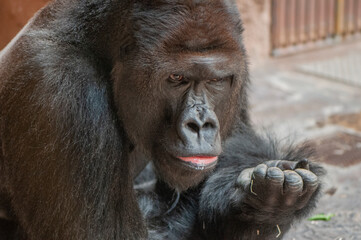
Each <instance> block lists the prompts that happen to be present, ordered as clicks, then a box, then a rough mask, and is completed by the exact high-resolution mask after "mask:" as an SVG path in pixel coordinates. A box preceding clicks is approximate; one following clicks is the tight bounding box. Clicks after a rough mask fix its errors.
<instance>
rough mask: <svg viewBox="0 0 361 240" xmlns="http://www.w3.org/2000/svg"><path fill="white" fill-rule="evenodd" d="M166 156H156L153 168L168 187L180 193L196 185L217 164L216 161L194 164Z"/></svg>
mask: <svg viewBox="0 0 361 240" xmlns="http://www.w3.org/2000/svg"><path fill="white" fill-rule="evenodd" d="M165 155H166V154H162V155H160V154H159V155H158V154H157V158H156V159H154V161H153V162H154V167H155V170H156V172H157V174H158V176H159V177H160V178H161V179H162V180H163V181H164V182H166V183H167V184H168V185H169V187H171V188H173V189H175V190H177V191H179V192H182V191H185V190H187V189H188V188H191V187H193V186H196V185H198V184H199V183H200V182H201V181H203V180H204V179H205V177H206V176H207V175H208V174H209V173H210V172H212V171H213V169H214V168H215V166H216V164H217V157H214V158H216V160H214V158H213V161H212V162H210V163H209V164H194V163H192V162H186V161H184V160H181V159H179V158H176V157H172V156H170V155H168V156H165Z"/></svg>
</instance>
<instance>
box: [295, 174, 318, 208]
mask: <svg viewBox="0 0 361 240" xmlns="http://www.w3.org/2000/svg"><path fill="white" fill-rule="evenodd" d="M295 172H297V174H299V175H300V176H301V177H302V179H303V191H302V196H301V197H300V199H299V203H298V205H299V206H298V209H301V208H303V207H304V206H305V205H306V204H307V203H308V201H309V200H310V198H311V196H312V194H313V193H314V192H315V191H316V190H317V188H318V186H319V181H318V177H317V176H316V175H315V174H314V173H313V172H311V171H308V170H306V169H300V168H299V169H296V170H295Z"/></svg>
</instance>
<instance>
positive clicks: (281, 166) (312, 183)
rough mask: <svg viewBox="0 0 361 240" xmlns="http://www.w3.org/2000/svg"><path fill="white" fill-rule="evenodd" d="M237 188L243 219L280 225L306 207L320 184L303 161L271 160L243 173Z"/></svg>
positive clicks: (305, 161) (306, 162) (238, 180)
mask: <svg viewBox="0 0 361 240" xmlns="http://www.w3.org/2000/svg"><path fill="white" fill-rule="evenodd" d="M236 186H237V187H239V188H241V189H242V190H243V191H242V192H243V194H244V196H243V197H242V198H238V201H240V202H238V204H237V203H236V205H238V207H240V208H241V212H242V214H241V215H242V216H243V217H245V216H247V218H249V219H254V218H255V219H257V220H261V219H263V221H266V222H268V220H272V219H273V220H276V221H280V222H283V220H284V219H288V218H289V215H291V214H293V213H295V212H296V211H298V210H301V209H303V208H304V207H305V206H306V205H307V203H308V202H309V200H310V198H311V197H312V195H313V194H314V193H315V191H316V190H317V189H318V187H319V180H318V177H317V176H316V174H314V173H313V172H311V171H310V170H309V163H308V161H307V160H306V159H305V160H301V161H298V162H294V161H286V160H272V161H266V162H264V163H263V164H260V165H258V166H256V167H254V168H247V169H245V170H243V171H242V172H241V174H240V175H239V176H238V178H237V182H236ZM259 216H263V218H259ZM282 218H284V219H282ZM255 219H254V220H255Z"/></svg>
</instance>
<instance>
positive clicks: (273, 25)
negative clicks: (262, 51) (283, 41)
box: [271, 0, 279, 50]
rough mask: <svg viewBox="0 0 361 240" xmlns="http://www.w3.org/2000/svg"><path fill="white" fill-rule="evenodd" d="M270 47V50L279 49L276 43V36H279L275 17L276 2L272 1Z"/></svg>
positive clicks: (277, 42) (276, 17)
mask: <svg viewBox="0 0 361 240" xmlns="http://www.w3.org/2000/svg"><path fill="white" fill-rule="evenodd" d="M271 21H272V23H271V36H272V38H271V41H272V43H271V45H272V50H273V49H276V48H278V47H279V41H278V36H279V31H278V28H279V27H278V25H279V24H278V16H277V0H272V1H271Z"/></svg>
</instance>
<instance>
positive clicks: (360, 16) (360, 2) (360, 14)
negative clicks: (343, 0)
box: [357, 0, 361, 31]
mask: <svg viewBox="0 0 361 240" xmlns="http://www.w3.org/2000/svg"><path fill="white" fill-rule="evenodd" d="M357 29H358V30H359V31H361V0H357Z"/></svg>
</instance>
